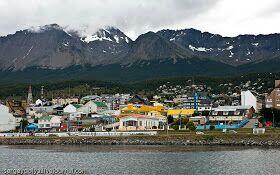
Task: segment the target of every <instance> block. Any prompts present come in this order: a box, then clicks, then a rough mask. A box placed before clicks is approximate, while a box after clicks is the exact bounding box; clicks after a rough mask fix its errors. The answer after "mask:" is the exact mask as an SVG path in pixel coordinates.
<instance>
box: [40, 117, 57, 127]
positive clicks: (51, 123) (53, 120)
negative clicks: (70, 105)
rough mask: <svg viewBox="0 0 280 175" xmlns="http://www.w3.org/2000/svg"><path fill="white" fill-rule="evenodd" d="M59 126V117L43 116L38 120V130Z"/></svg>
mask: <svg viewBox="0 0 280 175" xmlns="http://www.w3.org/2000/svg"><path fill="white" fill-rule="evenodd" d="M60 124H61V118H60V116H43V117H40V118H39V119H38V125H39V129H51V128H59V127H60Z"/></svg>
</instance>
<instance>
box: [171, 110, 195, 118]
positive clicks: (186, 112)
mask: <svg viewBox="0 0 280 175" xmlns="http://www.w3.org/2000/svg"><path fill="white" fill-rule="evenodd" d="M194 112H195V109H169V110H167V116H172V117H173V118H178V117H179V116H181V117H185V116H192V115H193V114H194Z"/></svg>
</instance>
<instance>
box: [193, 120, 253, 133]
mask: <svg viewBox="0 0 280 175" xmlns="http://www.w3.org/2000/svg"><path fill="white" fill-rule="evenodd" d="M248 122H249V119H247V118H246V119H244V120H242V121H241V122H240V123H238V124H232V125H213V126H214V127H215V129H238V128H241V127H243V126H244V125H246V123H248ZM196 129H197V130H204V129H210V125H198V126H196Z"/></svg>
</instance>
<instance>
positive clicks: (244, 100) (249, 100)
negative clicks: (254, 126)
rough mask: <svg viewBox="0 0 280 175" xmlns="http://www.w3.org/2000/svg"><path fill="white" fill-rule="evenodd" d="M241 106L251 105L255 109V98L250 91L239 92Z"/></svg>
mask: <svg viewBox="0 0 280 175" xmlns="http://www.w3.org/2000/svg"><path fill="white" fill-rule="evenodd" d="M241 106H253V108H254V109H255V110H256V111H257V98H256V96H254V95H253V94H252V92H251V91H242V92H241Z"/></svg>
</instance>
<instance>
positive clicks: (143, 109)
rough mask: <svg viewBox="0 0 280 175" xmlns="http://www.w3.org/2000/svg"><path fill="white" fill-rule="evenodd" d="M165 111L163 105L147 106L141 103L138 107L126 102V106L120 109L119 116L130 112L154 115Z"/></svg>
mask: <svg viewBox="0 0 280 175" xmlns="http://www.w3.org/2000/svg"><path fill="white" fill-rule="evenodd" d="M164 113H166V111H165V110H164V107H163V106H148V105H142V106H140V107H135V106H133V104H128V105H127V107H124V108H122V109H121V113H120V115H121V116H126V115H130V114H143V115H148V114H150V115H154V116H159V115H161V114H164Z"/></svg>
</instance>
